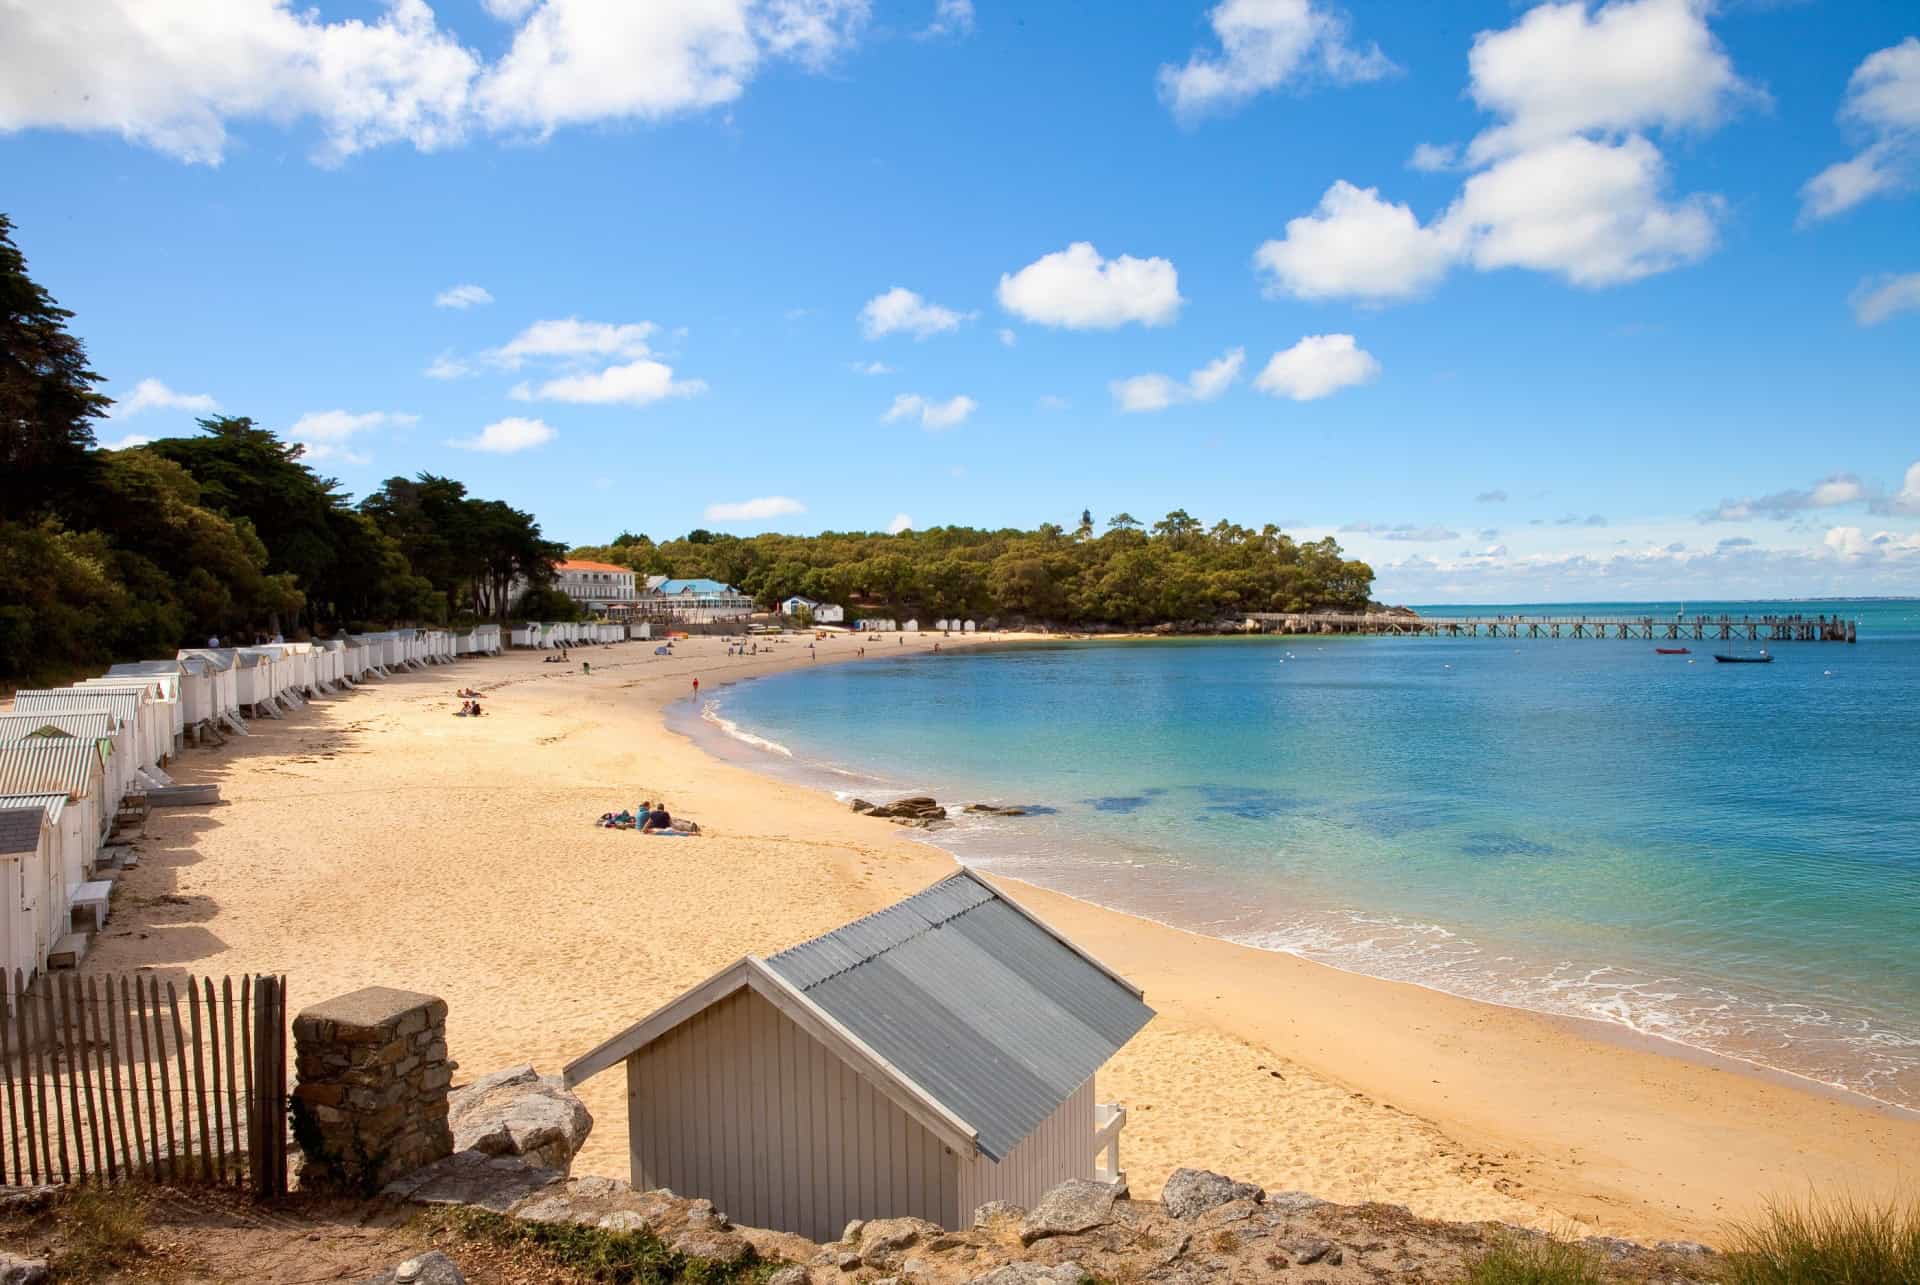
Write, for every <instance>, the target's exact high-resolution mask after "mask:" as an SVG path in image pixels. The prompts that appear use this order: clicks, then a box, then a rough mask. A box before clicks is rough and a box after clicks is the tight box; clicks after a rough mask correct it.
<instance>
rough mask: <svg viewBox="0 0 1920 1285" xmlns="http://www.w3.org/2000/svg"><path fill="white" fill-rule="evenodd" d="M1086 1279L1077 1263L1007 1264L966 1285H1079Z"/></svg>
mask: <svg viewBox="0 0 1920 1285" xmlns="http://www.w3.org/2000/svg"><path fill="white" fill-rule="evenodd" d="M1086 1278H1087V1273H1086V1271H1085V1270H1084V1269H1083V1268H1081V1266H1080V1264H1078V1263H1056V1264H1054V1265H1053V1266H1052V1267H1042V1266H1041V1265H1040V1264H1038V1263H1007V1264H1005V1265H1004V1266H1001V1267H996V1268H994V1269H993V1270H992V1271H990V1272H987V1273H985V1274H983V1275H980V1276H976V1277H974V1278H973V1279H972V1280H970V1281H968V1282H967V1285H1080V1282H1082V1281H1084V1280H1085V1279H1086Z"/></svg>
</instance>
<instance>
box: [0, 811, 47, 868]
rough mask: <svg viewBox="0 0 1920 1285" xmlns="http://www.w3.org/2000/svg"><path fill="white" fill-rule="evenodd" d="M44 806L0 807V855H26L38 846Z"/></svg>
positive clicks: (44, 816)
mask: <svg viewBox="0 0 1920 1285" xmlns="http://www.w3.org/2000/svg"><path fill="white" fill-rule="evenodd" d="M46 823H47V810H46V809H45V808H14V807H7V808H0V857H21V856H26V855H28V854H30V853H32V852H34V851H35V850H36V849H38V848H39V846H40V828H41V827H42V826H44V825H45V824H46Z"/></svg>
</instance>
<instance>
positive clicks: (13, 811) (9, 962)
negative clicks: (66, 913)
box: [0, 803, 60, 988]
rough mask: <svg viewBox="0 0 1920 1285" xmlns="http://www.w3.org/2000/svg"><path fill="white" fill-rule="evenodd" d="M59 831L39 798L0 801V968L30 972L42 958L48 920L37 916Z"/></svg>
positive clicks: (8, 982)
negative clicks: (27, 801) (29, 801)
mask: <svg viewBox="0 0 1920 1285" xmlns="http://www.w3.org/2000/svg"><path fill="white" fill-rule="evenodd" d="M59 842H60V835H59V832H58V830H57V829H56V828H55V822H54V820H53V818H52V817H50V816H49V815H48V809H47V808H45V807H42V806H40V805H38V804H24V803H5V804H0V885H4V886H0V898H4V901H5V904H4V905H0V968H5V969H6V970H7V972H6V978H5V981H6V985H7V986H8V987H9V988H11V987H12V985H13V980H12V979H13V975H14V974H15V973H19V974H21V975H22V976H27V977H31V976H33V975H34V974H35V973H36V972H38V971H39V970H40V966H41V965H42V964H44V963H45V962H46V958H47V953H46V948H47V946H48V945H50V944H51V942H50V941H48V940H47V939H46V934H47V930H48V929H49V928H50V927H51V925H50V924H43V923H42V922H41V920H42V917H43V903H44V901H45V900H46V897H47V894H48V892H49V887H48V882H47V880H48V876H49V873H50V872H51V871H53V870H54V869H55V868H56V867H57V865H58V862H59V851H58V845H59Z"/></svg>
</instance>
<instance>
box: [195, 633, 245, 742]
mask: <svg viewBox="0 0 1920 1285" xmlns="http://www.w3.org/2000/svg"><path fill="white" fill-rule="evenodd" d="M179 657H180V661H181V663H182V664H183V665H185V666H187V667H188V668H189V669H192V668H201V669H204V670H205V671H206V673H207V676H208V678H209V679H210V680H211V682H212V685H213V718H214V721H215V722H219V723H227V724H228V725H229V726H231V727H233V728H234V729H235V730H237V731H245V730H246V727H245V725H244V724H242V723H241V722H240V684H239V678H238V676H237V675H236V674H235V672H234V664H233V649H232V648H230V647H205V648H201V647H188V648H185V649H184V650H182V651H181V652H180V653H179Z"/></svg>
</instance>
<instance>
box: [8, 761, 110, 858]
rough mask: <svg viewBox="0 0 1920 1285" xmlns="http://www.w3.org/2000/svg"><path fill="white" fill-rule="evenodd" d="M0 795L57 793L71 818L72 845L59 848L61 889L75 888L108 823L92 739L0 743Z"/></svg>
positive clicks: (103, 777)
mask: <svg viewBox="0 0 1920 1285" xmlns="http://www.w3.org/2000/svg"><path fill="white" fill-rule="evenodd" d="M0 794H4V795H46V794H58V795H61V796H62V797H64V798H65V799H66V800H67V810H68V811H69V812H71V813H73V814H74V815H75V817H76V819H77V825H76V827H75V829H76V831H77V836H78V841H77V842H75V843H72V844H69V845H66V846H65V847H64V848H63V850H62V856H63V866H62V874H63V876H64V878H65V880H66V884H65V886H66V887H69V888H77V887H79V886H80V884H81V883H82V882H84V881H85V880H86V878H87V875H88V874H89V873H90V872H91V871H92V869H93V859H94V855H95V853H97V852H98V851H99V850H100V844H101V843H102V841H104V840H105V839H106V837H107V829H108V827H110V826H111V825H112V824H113V813H112V812H111V811H110V810H108V808H107V764H106V758H105V752H104V751H103V750H102V748H101V744H100V742H98V741H93V740H87V739H84V738H81V737H77V736H66V737H35V738H31V739H28V740H24V741H9V742H7V743H6V744H4V745H0Z"/></svg>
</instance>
